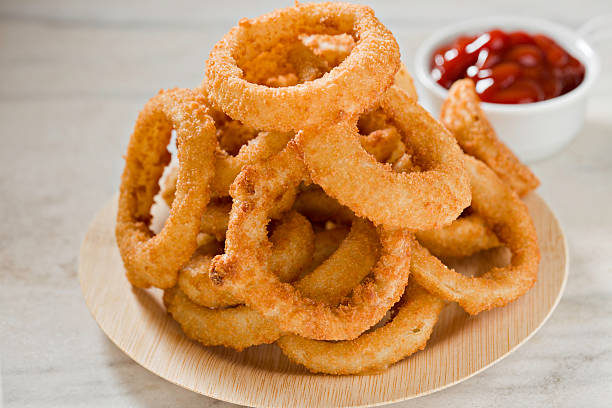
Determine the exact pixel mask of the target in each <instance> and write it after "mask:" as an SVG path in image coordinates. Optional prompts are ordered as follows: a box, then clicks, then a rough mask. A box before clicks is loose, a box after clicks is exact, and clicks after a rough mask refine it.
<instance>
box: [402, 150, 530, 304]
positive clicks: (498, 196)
mask: <svg viewBox="0 0 612 408" xmlns="http://www.w3.org/2000/svg"><path fill="white" fill-rule="evenodd" d="M465 163H466V168H467V169H468V172H469V174H470V178H471V186H472V207H473V208H474V210H475V211H476V212H477V213H478V214H479V215H480V216H481V217H482V218H483V220H484V221H485V223H486V224H487V226H488V227H489V228H490V229H491V230H492V231H493V232H495V234H496V235H497V237H498V238H499V240H500V241H501V242H502V244H504V245H505V246H507V247H508V249H510V252H511V253H512V260H511V263H510V265H509V266H507V267H504V268H492V269H491V270H489V271H488V272H486V273H485V274H483V275H482V276H480V277H467V276H464V275H461V274H459V273H457V272H455V271H453V270H452V269H449V268H447V267H446V266H444V264H442V263H441V262H440V261H438V260H437V258H431V257H429V258H427V259H428V261H427V263H426V264H427V265H425V266H423V268H417V269H413V271H412V274H413V276H414V279H415V280H416V282H417V283H418V284H419V285H421V286H423V287H424V288H426V289H427V290H428V291H430V292H431V293H435V294H436V295H438V296H440V297H442V298H443V299H446V300H449V301H454V302H457V303H459V305H460V306H461V307H462V308H463V309H465V311H466V312H468V313H470V314H477V313H480V312H481V311H483V310H488V309H491V308H494V307H499V306H504V305H506V304H507V303H509V302H511V301H513V300H515V299H516V298H518V297H520V296H522V295H523V294H525V292H527V291H528V290H529V289H530V288H531V287H532V286H533V284H534V283H535V281H536V279H537V273H538V263H539V261H540V251H539V248H538V242H537V235H536V231H535V226H534V225H533V221H532V219H531V217H530V216H529V212H528V211H527V207H526V206H525V204H524V203H523V202H522V201H521V200H520V198H519V197H518V196H517V195H516V193H515V192H514V191H512V190H511V189H510V187H508V186H507V185H506V184H505V183H504V182H503V181H502V180H501V179H500V178H499V177H497V175H496V174H495V173H494V172H493V170H491V169H490V168H489V167H487V165H485V164H484V163H482V162H481V161H479V160H477V159H475V158H473V157H471V156H466V159H465ZM414 252H415V253H417V258H416V259H417V260H420V259H421V258H423V257H425V255H428V251H427V250H426V249H424V248H418V249H415V251H414Z"/></svg>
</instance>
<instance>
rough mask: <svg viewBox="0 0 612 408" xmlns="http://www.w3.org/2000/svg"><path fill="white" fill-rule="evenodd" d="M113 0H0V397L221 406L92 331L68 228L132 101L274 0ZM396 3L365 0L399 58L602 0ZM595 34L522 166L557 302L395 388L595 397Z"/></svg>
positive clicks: (606, 78)
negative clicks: (541, 208)
mask: <svg viewBox="0 0 612 408" xmlns="http://www.w3.org/2000/svg"><path fill="white" fill-rule="evenodd" d="M123 3H124V2H122V1H118V0H117V1H116V0H107V1H104V2H80V1H76V0H74V1H70V0H59V1H53V2H47V1H43V0H35V1H29V2H21V1H13V0H8V1H3V2H2V3H1V4H0V21H1V24H0V72H1V75H0V124H1V130H0V135H1V140H2V149H0V163H1V164H0V166H1V168H2V171H1V172H0V186H1V191H2V192H3V193H2V198H1V199H0V211H1V213H2V214H4V217H5V219H4V221H3V223H2V227H1V228H0V271H1V273H0V286H1V290H0V367H1V371H0V372H1V388H0V396H1V397H0V401H3V402H4V404H5V405H6V406H7V407H48V406H62V407H72V406H88V407H97V406H100V407H102V406H117V407H119V406H130V407H131V406H139V407H165V406H171V405H172V406H186V407H195V406H198V407H212V406H219V407H221V406H223V407H225V406H229V404H225V403H221V402H218V401H215V400H212V399H210V398H207V397H203V396H201V395H197V394H195V393H192V392H190V391H187V390H184V389H182V388H179V387H177V386H175V385H173V384H170V383H169V382H166V381H164V380H162V379H161V378H158V377H157V376H155V375H154V374H152V373H150V372H148V371H147V370H145V369H143V368H141V367H140V366H138V365H137V364H136V363H134V362H133V361H132V360H131V359H130V358H128V357H127V356H125V355H124V354H123V353H122V352H121V351H119V350H118V349H117V348H116V347H115V346H114V345H113V344H112V343H111V342H110V341H109V340H108V339H107V338H106V337H105V335H104V334H103V333H102V331H101V330H100V329H99V328H98V326H97V325H96V323H95V322H94V320H93V319H92V318H91V316H90V315H89V312H88V310H87V308H86V306H85V303H84V301H83V298H82V296H81V292H80V288H79V283H78V279H77V262H78V253H79V246H80V243H81V240H82V239H83V236H84V234H85V231H86V229H87V225H88V223H89V221H90V220H91V218H92V216H93V214H94V213H95V212H96V210H97V209H98V208H99V207H100V206H101V205H102V203H103V202H105V201H106V200H108V199H109V197H110V196H111V195H112V194H114V192H115V191H116V190H117V186H118V181H119V176H120V173H121V170H122V165H123V162H122V158H121V156H122V154H123V153H124V151H125V148H126V145H127V141H128V137H129V135H130V132H131V129H132V126H133V122H134V120H135V118H136V115H137V113H138V111H139V110H140V108H141V106H142V105H143V104H144V102H145V101H146V100H147V99H148V98H149V97H151V96H152V95H153V94H155V93H156V92H157V90H159V89H160V88H168V87H174V86H189V87H193V86H195V85H197V84H198V83H199V82H200V81H201V78H202V73H203V69H204V61H205V59H206V57H207V55H208V52H209V50H210V48H211V46H212V45H213V44H214V42H215V41H216V40H217V39H218V38H220V36H221V35H222V34H223V33H225V32H226V31H227V30H228V29H229V28H230V27H231V26H232V25H233V24H235V22H236V21H237V20H238V19H239V18H241V17H245V16H256V15H258V14H260V13H262V12H265V11H269V10H270V9H272V8H274V7H278V6H283V5H288V4H290V1H288V0H287V1H263V2H250V1H247V0H242V1H231V0H230V1H227V2H224V3H223V5H224V7H223V8H220V7H219V6H218V2H212V1H211V2H207V1H188V0H183V1H178V2H173V3H172V4H171V3H170V2H168V3H165V4H159V2H152V3H149V2H145V1H142V0H140V1H132V2H129V4H127V5H123ZM412 3H418V4H413V5H410V6H408V5H407V3H399V2H392V1H370V2H369V4H370V5H372V6H373V7H374V9H375V10H376V12H377V15H378V16H379V17H380V18H381V20H382V21H383V22H384V23H385V24H387V25H388V27H389V28H390V29H391V30H392V31H393V32H394V34H395V35H396V37H397V39H398V42H399V43H400V46H401V47H402V53H403V56H404V60H405V62H406V63H407V65H408V66H411V63H412V60H411V56H412V55H413V53H414V50H415V49H416V47H417V46H418V44H419V43H420V42H421V41H422V40H423V39H424V38H425V37H426V36H427V35H428V34H430V33H431V32H432V31H433V30H435V29H436V28H437V27H439V26H440V25H443V24H445V23H450V22H454V21H456V20H461V19H465V18H467V17H472V16H475V15H482V16H484V15H491V14H513V13H518V14H531V15H536V16H540V17H545V18H548V19H551V20H554V21H557V22H561V23H564V24H566V25H568V26H570V27H572V28H576V27H578V26H579V25H580V24H582V23H583V22H585V21H586V20H588V19H589V18H591V17H593V16H596V15H601V14H605V13H611V12H612V5H610V3H609V2H608V1H606V0H601V1H595V0H586V1H581V2H576V1H565V0H563V1H557V2H554V3H553V2H535V1H523V0H515V1H512V2H501V1H489V2H486V3H481V2H480V1H476V0H469V1H462V2H454V1H444V2H440V1H438V2H412ZM456 3H460V5H458V4H456ZM598 49H599V50H600V51H601V54H602V56H603V61H602V62H603V64H604V65H603V66H604V70H603V73H602V76H601V78H600V79H599V81H598V83H597V85H596V88H595V90H594V92H593V96H592V98H591V100H590V102H589V105H588V112H587V121H586V124H585V127H584V129H583V130H582V131H581V132H580V134H579V135H578V137H577V138H576V139H575V141H573V142H572V143H571V144H570V145H569V146H568V147H567V149H565V151H563V152H562V153H561V154H559V155H557V156H555V157H553V158H551V159H548V160H545V161H542V162H540V163H537V164H535V165H534V166H533V170H534V171H535V173H536V174H537V175H538V176H539V177H540V179H541V180H542V187H541V188H540V189H539V194H541V195H542V197H544V198H545V199H546V200H547V201H548V203H549V204H550V206H551V207H552V208H553V209H554V210H555V211H556V213H557V215H558V217H559V219H560V220H561V223H562V224H563V227H564V229H565V232H566V234H567V240H568V243H569V249H570V257H571V262H570V276H569V282H568V285H567V290H566V293H565V295H564V296H563V299H562V300H561V303H560V305H559V307H558V309H557V310H556V312H555V313H554V314H553V316H552V317H551V319H550V320H549V321H548V322H547V323H546V325H545V326H544V327H543V328H542V329H541V330H540V331H539V332H538V333H537V334H536V335H535V336H534V337H533V338H532V339H531V340H530V341H529V342H528V343H527V344H525V345H523V346H522V347H521V348H520V349H519V350H517V351H516V352H515V353H513V354H512V355H511V356H509V357H508V358H506V359H505V360H503V361H501V362H499V363H498V364H496V365H495V366H493V367H492V368H490V369H488V370H486V371H485V372H483V373H481V374H479V375H477V376H475V377H473V378H471V379H469V380H467V381H465V382H464V383H461V384H459V385H457V386H454V387H451V388H449V389H446V390H444V391H442V392H438V393H435V394H432V395H430V396H427V397H423V398H420V399H417V400H413V401H407V402H404V403H399V404H396V405H395V406H397V407H417V406H419V407H437V406H448V405H451V404H452V405H453V406H472V407H490V406H496V407H511V406H542V407H544V406H546V407H549V406H556V407H574V406H591V407H603V406H610V405H609V404H610V401H612V318H611V317H610V316H611V315H612V205H611V204H610V203H611V202H612V108H611V106H612V69H611V67H612V57H610V56H611V55H612V45H610V43H609V42H608V44H600V45H599V46H598ZM0 405H2V404H0Z"/></svg>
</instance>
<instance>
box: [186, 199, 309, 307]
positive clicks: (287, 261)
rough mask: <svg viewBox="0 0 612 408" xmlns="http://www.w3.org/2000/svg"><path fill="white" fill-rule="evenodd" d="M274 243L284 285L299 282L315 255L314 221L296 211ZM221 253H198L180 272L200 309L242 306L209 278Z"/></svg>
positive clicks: (273, 266)
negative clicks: (311, 221) (212, 264)
mask: <svg viewBox="0 0 612 408" xmlns="http://www.w3.org/2000/svg"><path fill="white" fill-rule="evenodd" d="M228 213H229V209H228ZM270 242H271V243H272V258H271V259H270V263H269V268H270V270H271V271H272V272H273V273H274V274H275V275H276V276H278V278H279V280H280V281H281V282H291V281H294V280H296V279H297V278H298V277H299V276H300V274H301V273H302V271H303V270H304V269H305V268H306V267H308V265H309V263H310V262H311V260H312V255H313V252H314V232H313V230H312V227H311V225H310V222H309V221H308V220H307V219H306V218H304V216H302V215H300V214H298V213H297V212H295V211H292V212H290V213H288V214H287V215H285V216H284V217H283V218H282V219H281V220H280V221H279V224H278V226H277V227H276V228H275V229H274V232H273V233H272V235H271V237H270ZM217 254H218V252H216V253H215V252H210V251H198V252H196V253H195V254H194V256H193V257H192V258H191V260H190V261H189V263H187V265H186V266H185V267H184V268H183V269H181V271H180V272H179V278H178V286H179V288H180V289H181V290H182V291H183V292H184V293H185V295H187V297H188V298H189V299H191V300H192V301H193V302H195V303H197V304H199V305H200V306H206V307H214V308H219V307H228V306H235V305H237V304H240V300H239V299H236V297H234V296H232V295H231V294H230V293H229V292H228V291H226V290H223V289H222V288H220V287H219V286H217V285H214V284H213V283H212V282H211V280H210V277H209V276H208V269H209V267H210V262H211V260H212V258H213V257H214V256H215V255H217Z"/></svg>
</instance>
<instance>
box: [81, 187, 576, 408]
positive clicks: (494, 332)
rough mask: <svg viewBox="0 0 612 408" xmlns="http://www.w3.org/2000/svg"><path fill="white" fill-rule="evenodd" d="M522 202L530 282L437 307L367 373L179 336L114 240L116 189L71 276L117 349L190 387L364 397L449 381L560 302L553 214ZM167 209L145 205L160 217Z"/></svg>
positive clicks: (468, 263) (244, 398)
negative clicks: (478, 300)
mask: <svg viewBox="0 0 612 408" xmlns="http://www.w3.org/2000/svg"><path fill="white" fill-rule="evenodd" d="M525 201H526V203H527V205H528V206H529V210H530V212H531V215H532V216H533V219H534V221H535V225H536V228H537V231H538V238H539V243H540V249H541V252H542V261H541V264H540V271H539V276H538V282H537V284H536V285H535V286H534V287H533V288H532V289H531V290H530V291H529V292H528V293H527V294H526V295H525V296H523V297H522V298H520V299H518V300H517V301H515V302H513V303H511V304H510V305H508V306H506V307H503V308H498V309H494V310H492V311H489V312H484V313H481V314H479V315H477V316H474V317H470V316H468V315H467V314H465V313H464V312H463V311H462V310H461V309H460V308H459V307H457V306H455V305H454V304H451V305H449V306H447V307H446V308H445V310H444V311H443V313H442V316H441V318H440V321H439V322H438V324H437V326H436V329H435V330H434V333H433V335H432V337H431V339H430V341H429V343H428V344H427V347H426V348H425V350H423V351H421V352H418V353H416V354H414V355H412V356H411V357H409V358H407V359H404V360H403V361H400V362H399V363H397V364H395V365H393V366H391V367H390V368H389V369H388V370H386V371H384V372H382V373H379V374H374V375H362V376H345V377H334V376H326V375H314V374H310V373H309V372H307V371H306V370H304V369H303V368H301V367H299V366H297V365H294V364H292V363H291V362H289V361H288V360H287V359H286V358H285V357H284V356H283V355H282V353H281V352H280V350H279V349H278V347H276V346H275V345H266V346H258V347H252V348H250V349H247V350H245V351H243V352H242V353H238V352H234V351H232V350H227V349H224V348H222V347H203V346H201V345H199V344H198V343H195V342H193V341H191V340H189V339H187V338H186V337H185V336H184V335H183V334H182V332H181V330H180V328H179V326H178V325H177V324H176V323H175V322H174V321H173V320H172V319H171V318H170V316H169V315H167V314H166V312H165V309H164V306H163V304H162V302H161V294H162V292H161V291H160V290H156V289H150V290H141V289H133V288H132V286H131V285H130V284H129V283H128V281H127V280H126V278H125V276H124V269H123V264H122V262H121V258H120V256H119V252H118V250H117V245H116V243H115V233H114V231H115V214H116V199H115V200H112V201H110V202H109V203H108V204H107V205H105V206H104V208H102V210H100V212H99V213H98V214H97V215H96V217H95V219H94V220H93V222H92V224H91V226H90V227H89V230H88V232H87V235H86V236H85V240H84V241H83V245H82V247H81V254H80V262H79V277H80V280H81V287H82V290H83V294H84V296H85V301H86V302H87V305H88V307H89V309H90V311H91V313H92V315H93V317H94V318H95V319H96V321H97V322H98V324H99V325H100V327H101V328H102V330H103V331H104V332H105V333H106V335H107V336H108V337H109V338H110V339H111V340H112V341H113V342H114V343H115V344H116V345H117V347H119V348H120V349H121V350H123V351H124V352H125V353H126V354H128V355H129V356H130V357H132V358H133V359H134V360H135V361H136V362H138V363H139V364H140V365H142V366H143V367H145V368H147V369H148V370H150V371H152V372H154V373H155V374H157V375H159V376H160V377H162V378H165V379H166V380H168V381H171V382H173V383H175V384H177V385H180V386H182V387H185V388H188V389H190V390H193V391H195V392H198V393H201V394H204V395H207V396H210V397H213V398H217V399H220V400H223V401H229V402H233V403H236V404H241V405H248V406H257V407H260V406H266V407H268V406H270V407H285V406H291V407H298V406H300V407H301V406H305V407H315V406H372V405H379V404H383V403H389V402H395V401H401V400H405V399H409V398H413V397H417V396H420V395H425V394H428V393H432V392H434V391H437V390H440V389H442V388H445V387H448V386H451V385H453V384H457V383H458V382H460V381H463V380H465V379H467V378H469V377H471V376H473V375H474V374H476V373H478V372H479V371H482V370H484V369H485V368H487V367H489V366H490V365H492V364H493V363H495V362H496V361H499V360H500V359H501V358H503V357H505V356H507V355H508V354H509V353H510V352H512V351H513V350H515V349H516V348H517V347H518V346H519V345H521V344H522V343H524V342H525V341H526V340H527V339H528V338H529V337H530V336H531V335H533V334H534V333H535V331H536V330H537V329H538V328H539V327H541V326H542V324H543V323H544V322H545V321H546V319H547V318H548V317H549V316H550V314H551V312H552V311H553V309H554V308H555V306H556V305H557V303H558V302H559V299H560V298H561V294H562V292H563V289H564V287H565V282H566V279H567V265H568V255H567V246H566V243H565V238H564V236H563V232H562V230H561V227H560V226H559V223H558V221H557V219H556V218H555V216H554V214H553V213H552V212H551V210H550V209H549V208H548V206H547V205H546V203H545V202H544V201H543V200H542V199H541V198H539V197H538V196H537V195H534V194H532V195H530V196H528V197H527V198H526V200H525ZM164 211H166V212H167V209H165V208H162V207H161V206H157V207H156V209H155V208H154V213H155V212H156V213H155V215H156V217H155V219H156V220H157V223H158V224H159V223H160V221H159V220H163V218H164V216H163V213H164ZM507 261H508V253H507V251H506V250H503V249H502V250H492V251H487V252H485V253H483V254H480V255H478V256H475V257H471V258H469V259H464V260H461V261H457V262H453V261H452V260H449V261H448V263H451V264H452V265H453V266H454V267H456V268H457V269H458V270H460V271H462V272H466V273H478V272H480V271H482V270H483V269H484V270H486V269H488V268H489V267H491V266H492V265H493V264H503V263H504V262H507Z"/></svg>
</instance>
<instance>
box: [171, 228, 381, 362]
mask: <svg viewBox="0 0 612 408" xmlns="http://www.w3.org/2000/svg"><path fill="white" fill-rule="evenodd" d="M373 235H374V236H373ZM377 251H379V243H378V242H377V237H376V231H375V229H374V228H373V227H372V226H371V225H370V224H368V223H366V222H364V221H363V220H360V221H359V222H357V223H355V225H354V226H352V227H351V230H350V232H349V234H348V235H347V237H346V239H344V240H343V241H342V242H341V243H340V245H339V247H338V251H336V252H334V253H333V254H332V255H331V256H330V257H329V258H328V259H327V260H326V261H324V262H323V263H322V264H321V265H316V267H315V268H314V270H313V272H311V274H309V275H307V279H305V278H303V279H302V280H300V281H299V282H297V283H296V284H295V285H296V286H299V287H300V290H303V291H305V293H308V294H309V295H310V296H312V297H315V298H317V299H321V300H323V299H322V297H321V296H319V295H318V293H317V291H318V290H324V291H325V294H326V295H327V296H329V297H330V298H333V299H341V298H343V297H344V296H346V295H347V294H348V293H350V291H351V290H352V289H353V288H354V286H355V285H356V284H357V283H358V282H360V281H361V280H362V279H363V278H364V277H366V276H367V275H368V274H369V273H370V271H371V267H372V263H373V262H374V261H375V258H376V253H377ZM355 254H360V255H361V256H362V257H363V259H364V262H357V263H355V262H352V263H351V264H348V263H347V262H346V261H348V260H350V259H354V257H355ZM345 257H346V259H345ZM347 264H348V265H349V267H345V266H342V267H339V268H334V267H333V266H335V265H347ZM345 275H349V276H345ZM324 282H336V283H335V284H333V285H331V286H330V287H329V288H327V287H325V286H324V285H321V284H320V283H324ZM310 285H312V287H311V286H310ZM164 303H165V304H166V308H167V309H168V312H169V313H170V314H172V317H174V319H175V320H176V321H177V322H178V323H179V324H180V325H181V327H182V328H183V331H184V332H185V334H186V335H187V336H188V337H191V338H193V339H195V340H197V341H199V342H200V343H202V344H204V345H207V346H217V345H222V346H225V347H231V348H234V349H237V350H242V349H244V348H245V347H250V346H254V345H258V344H263V343H273V342H274V341H276V340H277V339H278V338H279V337H280V335H281V331H280V329H279V328H278V325H277V324H276V323H274V322H273V320H270V319H266V318H264V317H263V316H262V315H261V314H260V313H259V312H257V311H255V310H253V309H251V308H249V307H247V306H237V307H233V308H227V309H209V308H206V307H202V306H199V305H197V304H196V303H194V302H192V301H191V300H189V298H188V297H187V296H185V294H184V293H183V292H182V291H181V290H180V288H178V287H177V288H173V289H170V290H166V293H165V294H164Z"/></svg>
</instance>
